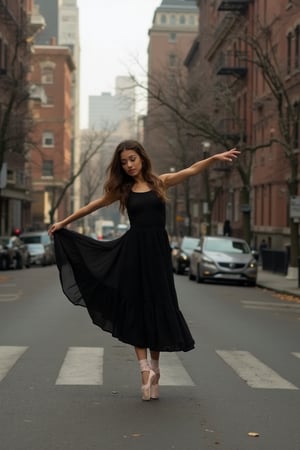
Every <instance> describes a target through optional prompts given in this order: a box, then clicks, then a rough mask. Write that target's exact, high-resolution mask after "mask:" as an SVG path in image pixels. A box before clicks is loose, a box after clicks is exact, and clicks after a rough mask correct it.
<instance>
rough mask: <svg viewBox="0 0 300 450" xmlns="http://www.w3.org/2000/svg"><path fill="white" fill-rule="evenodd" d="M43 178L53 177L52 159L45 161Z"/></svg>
mask: <svg viewBox="0 0 300 450" xmlns="http://www.w3.org/2000/svg"><path fill="white" fill-rule="evenodd" d="M42 176H43V177H53V161H52V159H44V161H43V167H42Z"/></svg>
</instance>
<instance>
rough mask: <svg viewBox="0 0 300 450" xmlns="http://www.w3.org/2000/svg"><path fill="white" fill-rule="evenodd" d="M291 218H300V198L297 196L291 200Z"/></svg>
mask: <svg viewBox="0 0 300 450" xmlns="http://www.w3.org/2000/svg"><path fill="white" fill-rule="evenodd" d="M290 217H291V218H292V219H299V218H300V196H299V195H295V196H294V197H291V198H290Z"/></svg>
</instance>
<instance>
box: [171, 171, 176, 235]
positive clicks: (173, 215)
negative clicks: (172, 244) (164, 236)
mask: <svg viewBox="0 0 300 450" xmlns="http://www.w3.org/2000/svg"><path fill="white" fill-rule="evenodd" d="M170 172H171V173H174V172H176V168H175V167H173V166H172V167H170ZM172 191H173V192H172V207H171V233H172V236H177V227H176V218H177V185H175V186H174V187H173V188H172Z"/></svg>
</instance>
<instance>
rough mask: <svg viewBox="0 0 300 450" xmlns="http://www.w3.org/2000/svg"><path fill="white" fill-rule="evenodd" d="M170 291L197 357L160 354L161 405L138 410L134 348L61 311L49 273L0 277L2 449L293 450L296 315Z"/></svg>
mask: <svg viewBox="0 0 300 450" xmlns="http://www.w3.org/2000/svg"><path fill="white" fill-rule="evenodd" d="M176 285H177V290H178V295H179V299H180V304H181V309H182V311H183V313H184V315H185V317H186V319H187V321H188V323H189V325H190V327H191V330H192V333H193V336H194V338H195V341H196V349H195V350H193V351H191V352H188V353H178V354H163V355H162V378H161V381H162V387H161V399H160V400H158V401H150V402H142V401H141V400H140V391H139V389H140V388H139V383H140V377H139V373H138V366H137V363H136V360H135V356H134V352H133V349H132V348H131V347H129V346H126V345H124V344H122V343H120V342H118V341H117V340H114V339H112V338H111V337H110V335H109V334H107V333H104V332H102V331H101V330H99V329H98V328H97V327H95V326H94V325H93V324H91V322H90V319H89V317H88V316H87V314H86V311H85V310H84V308H81V307H75V306H73V305H71V304H70V303H69V302H68V300H67V299H66V298H65V297H64V295H63V294H62V292H61V290H60V286H59V284H58V272H57V269H56V267H54V266H52V267H46V268H31V269H24V270H22V271H10V272H0V449H1V450H28V449H30V450H56V449H57V450H71V449H72V450H93V449H97V450H99V449H101V450H117V449H122V450H153V449H155V450H168V449H178V450H206V449H215V448H219V449H223V450H250V449H251V450H252V449H255V450H300V426H299V418H300V307H299V306H300V305H297V304H293V303H290V302H289V303H285V302H282V301H281V300H279V299H277V298H276V297H273V296H272V293H271V292H266V291H264V290H262V289H260V288H249V287H239V286H227V285H213V284H204V285H197V284H196V283H195V282H192V281H189V280H188V278H187V277H186V276H176ZM248 433H257V434H258V436H256V437H254V436H251V435H248Z"/></svg>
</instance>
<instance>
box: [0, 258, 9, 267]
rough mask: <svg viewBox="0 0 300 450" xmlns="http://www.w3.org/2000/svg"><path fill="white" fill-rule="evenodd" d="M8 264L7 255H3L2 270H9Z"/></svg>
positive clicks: (0, 260)
mask: <svg viewBox="0 0 300 450" xmlns="http://www.w3.org/2000/svg"><path fill="white" fill-rule="evenodd" d="M8 266H9V264H8V259H7V258H5V256H3V257H2V258H1V259H0V270H7V269H8V268H9V267H8Z"/></svg>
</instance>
